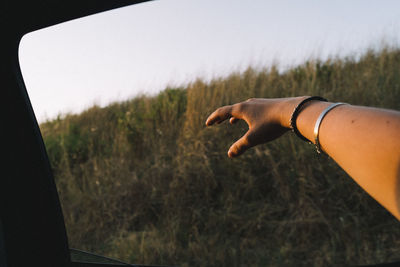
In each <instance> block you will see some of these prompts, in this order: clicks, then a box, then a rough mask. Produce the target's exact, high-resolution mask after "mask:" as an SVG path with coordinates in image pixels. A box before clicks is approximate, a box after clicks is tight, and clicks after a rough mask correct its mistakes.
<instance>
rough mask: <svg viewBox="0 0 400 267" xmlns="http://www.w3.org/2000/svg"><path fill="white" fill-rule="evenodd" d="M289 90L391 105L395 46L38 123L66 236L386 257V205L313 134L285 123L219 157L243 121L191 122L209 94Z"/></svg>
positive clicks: (391, 246)
mask: <svg viewBox="0 0 400 267" xmlns="http://www.w3.org/2000/svg"><path fill="white" fill-rule="evenodd" d="M297 95H321V96H324V97H326V98H328V99H330V100H331V101H343V102H348V103H352V104H360V105H371V106H377V107H386V108H392V109H398V110H400V102H399V100H400V51H399V50H394V49H392V50H391V49H384V50H383V51H380V52H379V53H378V52H373V51H370V52H367V53H366V54H365V55H364V56H363V57H362V58H361V59H360V60H358V61H355V60H353V59H332V60H328V61H326V62H318V61H316V62H308V63H306V64H304V65H302V66H299V67H297V68H295V69H291V70H289V71H287V72H285V73H278V71H277V70H276V68H275V67H271V68H268V69H264V70H254V69H251V68H249V69H248V70H247V71H245V72H243V73H233V74H232V75H230V76H229V77H227V78H221V79H215V80H213V81H211V82H210V83H204V82H202V81H201V80H197V81H194V82H193V83H191V84H190V85H189V86H188V87H187V88H175V89H172V88H169V89H166V90H165V91H163V92H162V93H160V94H159V95H158V96H156V97H147V96H141V97H137V98H135V99H132V100H129V101H126V102H124V103H115V104H113V105H110V106H108V107H106V108H99V107H93V108H91V109H89V110H87V111H85V112H84V113H82V114H79V115H66V116H64V117H63V118H59V119H57V120H54V121H49V122H46V123H44V124H42V125H41V129H42V133H43V136H44V140H45V143H46V146H47V150H48V154H49V158H50V160H51V163H52V166H53V169H54V174H55V179H56V183H57V187H58V190H59V194H60V198H61V200H62V206H63V211H64V216H65V221H66V225H67V231H68V236H69V240H70V245H71V247H76V248H81V249H86V250H89V251H93V252H97V253H100V254H105V255H107V256H111V257H115V258H119V259H123V260H126V261H128V262H132V263H147V264H174V265H176V264H178V265H181V266H309V265H312V266H334V265H335V266H336V265H339V266H340V265H347V264H370V263H376V262H385V261H390V260H394V259H399V258H400V241H399V240H400V228H399V227H398V222H397V221H396V219H395V218H394V217H392V216H391V215H390V214H388V212H386V211H385V210H384V209H383V208H382V207H381V206H380V205H379V204H377V203H376V202H375V201H374V200H373V199H371V198H370V197H369V196H368V195H366V194H365V193H364V192H363V191H362V190H361V189H360V188H359V187H358V186H357V185H356V184H355V183H354V182H353V181H352V180H351V179H349V177H348V176H347V175H346V174H345V173H344V172H343V171H342V170H341V169H340V168H339V167H338V166H336V164H335V163H334V162H333V161H332V160H330V159H328V158H326V157H322V156H319V155H317V154H316V153H315V151H314V149H313V147H312V146H309V145H308V144H306V143H303V142H302V141H300V140H298V139H297V138H296V137H294V136H292V135H291V134H287V135H285V136H284V137H282V138H281V139H280V140H277V141H275V142H272V143H269V144H265V145H262V146H259V147H257V148H254V149H252V150H250V151H249V152H247V153H245V154H244V155H243V156H242V157H240V158H238V159H233V160H232V159H229V158H227V156H226V151H227V149H228V147H229V146H230V144H231V143H232V142H233V140H234V139H236V138H238V137H239V136H240V135H241V134H243V132H244V128H245V127H246V126H245V125H244V124H243V123H239V125H238V126H235V127H231V126H228V125H227V124H225V125H221V126H219V127H211V128H205V127H204V121H205V118H206V117H207V115H208V114H209V113H210V112H211V111H212V110H214V109H215V108H216V107H219V106H221V105H225V104H231V103H234V102H238V101H243V100H245V99H247V98H250V97H283V96H285V97H286V96H297Z"/></svg>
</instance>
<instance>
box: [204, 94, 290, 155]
mask: <svg viewBox="0 0 400 267" xmlns="http://www.w3.org/2000/svg"><path fill="white" fill-rule="evenodd" d="M285 100H287V99H265V98H257V99H249V100H247V101H244V102H241V103H237V104H234V105H230V106H224V107H220V108H218V109H217V110H215V111H214V112H213V113H212V114H211V115H210V116H209V117H208V118H207V121H206V125H207V126H211V125H213V124H215V123H217V124H219V123H221V122H223V121H225V120H227V119H229V122H230V123H231V124H234V123H236V122H237V121H238V120H244V121H245V122H246V123H247V125H248V126H249V130H248V131H247V132H246V133H245V134H244V135H243V136H242V137H241V138H240V139H239V140H237V141H236V142H235V143H234V144H233V145H232V146H231V147H230V148H229V151H228V156H229V157H231V158H232V157H236V156H239V155H241V154H242V153H243V152H245V151H246V150H247V149H249V148H250V147H253V146H255V145H258V144H263V143H266V142H269V141H271V140H274V139H276V138H278V137H279V136H281V135H282V134H284V133H285V132H286V131H288V130H289V129H288V128H287V127H285V125H284V123H283V117H284V116H283V111H282V105H281V103H282V102H283V101H285Z"/></svg>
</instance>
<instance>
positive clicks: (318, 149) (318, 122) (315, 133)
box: [314, 103, 346, 153]
mask: <svg viewBox="0 0 400 267" xmlns="http://www.w3.org/2000/svg"><path fill="white" fill-rule="evenodd" d="M340 105H346V103H334V104H332V105H330V106H329V107H327V108H326V109H325V110H324V111H322V113H321V114H320V115H319V117H318V119H317V121H316V122H315V127H314V140H315V148H316V149H317V152H318V153H321V152H322V151H321V145H320V143H319V127H320V126H321V122H322V119H323V118H324V117H325V115H326V114H327V113H328V112H329V111H331V110H332V109H334V108H336V107H337V106H340Z"/></svg>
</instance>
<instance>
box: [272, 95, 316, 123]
mask: <svg viewBox="0 0 400 267" xmlns="http://www.w3.org/2000/svg"><path fill="white" fill-rule="evenodd" d="M308 97H309V96H298V97H288V98H282V101H281V102H280V103H279V105H278V107H277V108H278V112H279V122H280V124H281V126H282V127H284V128H287V129H291V126H290V119H291V117H292V114H293V110H294V109H295V108H296V107H297V106H298V104H299V103H300V102H301V101H303V100H304V99H306V98H308ZM307 104H308V103H307Z"/></svg>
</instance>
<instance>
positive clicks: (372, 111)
mask: <svg viewBox="0 0 400 267" xmlns="http://www.w3.org/2000/svg"><path fill="white" fill-rule="evenodd" d="M305 98H306V97H292V98H276V99H263V98H260V99H249V100H247V101H245V102H241V103H237V104H234V105H230V106H224V107H221V108H219V109H217V110H216V111H214V112H213V113H212V114H211V115H210V116H209V117H208V119H207V121H206V125H207V126H210V125H213V124H215V123H218V124H219V123H221V122H223V121H224V120H227V119H230V123H231V124H234V123H235V122H236V121H238V120H244V121H246V123H247V124H248V126H249V130H248V131H247V132H246V133H245V134H244V136H243V137H242V138H240V139H239V140H237V141H236V142H235V143H234V144H233V145H232V146H231V147H230V148H229V151H228V156H229V157H237V156H240V155H241V154H242V153H243V152H245V151H246V150H247V149H249V148H251V147H253V146H255V145H258V144H263V143H266V142H269V141H272V140H274V139H276V138H278V137H280V136H281V135H283V134H284V133H285V132H287V131H289V130H290V117H291V115H292V113H293V110H294V108H295V107H296V106H297V105H298V104H299V103H300V102H301V101H302V100H303V99H305ZM331 104H332V103H329V102H321V101H310V102H307V103H306V104H305V105H304V107H302V109H301V111H300V113H299V116H298V118H297V128H298V129H299V131H300V133H301V134H302V135H303V136H305V137H306V138H307V139H308V140H311V141H312V142H314V126H315V122H316V121H317V118H318V117H319V115H320V114H321V112H322V111H323V110H324V109H325V108H327V107H328V106H329V105H331ZM319 141H320V144H321V149H322V150H323V151H324V152H325V153H326V154H328V155H329V156H330V157H331V158H332V159H334V160H335V161H336V162H337V163H338V164H339V166H340V167H342V168H343V169H344V170H345V171H346V172H347V173H348V174H349V175H350V176H351V177H352V178H353V179H354V180H355V181H356V182H357V183H358V184H359V185H360V186H361V187H362V188H363V189H364V190H365V191H367V192H368V193H369V194H370V195H371V196H372V197H373V198H375V199H376V200H377V201H378V202H379V203H381V204H382V205H383V206H384V207H385V208H386V209H387V210H389V211H390V212H391V213H392V214H393V215H394V216H395V217H396V218H397V219H398V220H400V112H398V111H394V110H387V109H378V108H371V107H363V106H353V105H340V106H338V107H335V108H334V109H332V110H331V111H329V112H328V113H327V114H326V116H325V117H324V119H323V120H322V123H321V126H320V130H319Z"/></svg>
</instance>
